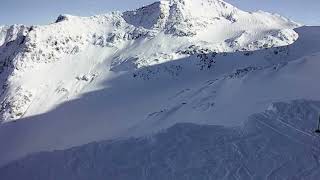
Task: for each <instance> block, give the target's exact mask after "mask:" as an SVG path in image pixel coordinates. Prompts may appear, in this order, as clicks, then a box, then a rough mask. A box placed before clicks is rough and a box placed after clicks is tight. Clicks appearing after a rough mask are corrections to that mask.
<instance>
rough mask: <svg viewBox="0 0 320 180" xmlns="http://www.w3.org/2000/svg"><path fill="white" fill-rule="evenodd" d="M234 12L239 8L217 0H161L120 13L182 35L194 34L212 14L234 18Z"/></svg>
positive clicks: (130, 20)
mask: <svg viewBox="0 0 320 180" xmlns="http://www.w3.org/2000/svg"><path fill="white" fill-rule="evenodd" d="M237 12H240V10H238V9H237V8H235V7H233V6H232V5H230V4H227V3H225V2H224V1H220V0H162V1H158V2H155V3H153V4H151V5H147V6H144V7H142V8H139V9H137V10H134V11H127V12H124V14H123V17H124V19H125V20H126V21H127V22H128V23H129V24H132V25H134V26H136V27H143V28H146V29H160V30H164V31H165V32H166V33H170V34H174V35H179V36H185V35H195V34H196V31H197V30H198V29H199V28H200V29H201V28H203V26H205V25H206V24H209V23H210V21H211V20H212V19H215V18H226V19H229V20H231V21H234V20H235V18H233V15H234V14H236V13H237Z"/></svg>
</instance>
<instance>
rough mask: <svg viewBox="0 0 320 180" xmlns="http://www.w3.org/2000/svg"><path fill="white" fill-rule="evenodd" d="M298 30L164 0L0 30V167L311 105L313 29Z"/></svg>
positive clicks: (225, 8) (211, 5)
mask: <svg viewBox="0 0 320 180" xmlns="http://www.w3.org/2000/svg"><path fill="white" fill-rule="evenodd" d="M199 9H201V11H200V10H199ZM298 26H299V25H298V24H297V23H295V22H292V21H290V20H288V19H285V18H283V17H281V16H279V15H274V14H270V13H265V12H261V11H260V12H253V13H248V12H244V11H241V10H239V9H237V8H235V7H233V6H231V5H229V4H227V3H225V2H223V1H220V0H201V1H197V0H184V1H183V0H180V1H178V0H171V1H161V2H156V3H154V4H151V5H149V6H146V7H143V8H140V9H138V10H134V11H128V12H124V13H120V12H113V13H109V14H104V15H98V16H93V17H76V16H71V15H61V16H59V17H58V19H57V21H56V22H55V23H53V24H50V25H46V26H33V27H24V26H12V27H1V34H0V40H1V44H2V45H1V46H0V63H1V74H0V75H1V82H0V83H2V84H1V86H2V91H1V97H0V98H1V99H0V100H1V117H2V118H1V120H2V122H3V123H2V124H1V125H0V143H1V144H6V146H4V147H2V148H1V149H0V166H1V165H4V164H6V163H8V162H10V161H12V160H16V159H19V158H22V157H24V156H26V155H28V154H30V153H35V152H40V151H52V150H57V149H59V150H64V149H68V148H71V147H74V146H79V145H83V144H87V143H90V142H93V141H102V140H111V139H117V138H126V137H131V136H135V137H140V136H144V135H148V134H150V133H156V132H158V131H160V130H162V129H166V128H169V127H171V126H173V125H174V124H176V123H186V122H187V123H196V124H203V125H223V126H226V128H228V127H232V126H240V125H242V123H243V122H245V121H246V120H247V119H248V117H249V116H251V115H252V114H255V113H259V112H263V111H264V110H266V109H267V108H268V107H270V104H272V103H274V102H278V101H285V102H286V101H291V100H295V99H311V100H319V98H320V95H319V93H318V92H319V90H320V86H319V85H317V84H316V83H315V82H317V80H318V78H317V77H319V76H320V71H319V70H318V68H317V67H319V66H320V64H319V63H320V61H318V59H319V57H320V54H319V53H320V39H319V37H320V30H319V29H320V28H317V27H314V28H312V27H301V28H298V29H295V28H297V27H298ZM9 37H10V38H9ZM311 86H312V88H306V87H311Z"/></svg>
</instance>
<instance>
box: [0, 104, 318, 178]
mask: <svg viewBox="0 0 320 180" xmlns="http://www.w3.org/2000/svg"><path fill="white" fill-rule="evenodd" d="M319 109H320V102H319V101H302V100H300V101H292V102H290V103H274V104H273V105H272V108H270V109H269V110H266V111H265V112H263V113H259V114H255V115H254V116H251V117H250V119H249V120H248V121H246V123H244V125H243V126H240V127H235V128H229V127H223V126H210V125H195V124H185V123H184V124H177V125H175V126H173V127H171V128H169V129H167V130H165V131H162V132H161V133H159V134H156V135H153V136H150V137H148V138H131V139H127V140H121V141H103V142H95V143H90V144H87V145H83V146H80V147H76V148H72V149H69V150H65V151H54V152H42V153H37V154H34V155H32V156H29V157H27V158H24V159H22V160H20V161H17V162H14V163H11V164H10V165H8V166H5V167H3V168H0V174H1V177H2V178H3V179H8V180H9V179H10V180H20V179H46V180H55V179H59V180H84V179H85V180H89V179H95V180H100V179H101V180H102V179H106V178H107V179H112V180H135V179H152V180H162V179H177V180H180V179H181V180H184V179H192V180H198V179H226V180H231V179H238V180H248V179H308V180H317V179H319V175H320V167H319V153H320V152H319V147H320V142H319V138H320V137H319V136H318V135H316V134H315V133H313V130H314V129H313V128H314V126H315V125H316V121H314V119H316V118H317V117H318V110H319ZM128 149H130V151H128ZM46 162H50V163H46Z"/></svg>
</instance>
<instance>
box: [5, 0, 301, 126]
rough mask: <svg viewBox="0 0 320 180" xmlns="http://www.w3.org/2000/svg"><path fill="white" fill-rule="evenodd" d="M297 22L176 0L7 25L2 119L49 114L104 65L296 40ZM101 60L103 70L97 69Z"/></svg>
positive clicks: (206, 1)
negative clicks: (41, 22)
mask: <svg viewBox="0 0 320 180" xmlns="http://www.w3.org/2000/svg"><path fill="white" fill-rule="evenodd" d="M199 9H201V11H199ZM297 26H298V25H297V24H296V23H293V22H291V21H290V20H287V19H285V18H283V17H280V16H277V15H272V14H268V13H264V12H257V13H247V12H244V11H241V10H238V9H237V8H235V7H232V6H231V5H229V4H227V3H225V2H223V1H219V0H212V1H210V0H201V1H198V0H185V1H178V0H177V1H174V0H172V1H160V2H156V3H154V4H151V5H149V6H146V7H143V8H140V9H138V10H135V11H128V12H124V13H110V14H105V15H100V16H94V17H88V18H87V17H75V16H70V15H61V16H59V17H58V18H57V21H56V23H53V24H50V25H46V26H32V27H25V26H17V25H15V26H10V27H1V36H0V37H1V41H0V42H1V48H0V53H1V56H0V58H1V59H0V63H1V79H2V81H1V82H2V90H1V99H0V100H1V105H2V108H1V111H0V112H1V114H0V115H1V119H2V121H5V122H6V121H11V120H17V119H20V118H22V117H28V116H31V115H36V114H39V113H43V112H46V111H48V110H50V109H52V108H53V107H55V106H56V105H57V104H61V103H63V102H65V101H67V100H68V99H72V98H75V97H76V96H79V95H81V94H82V93H83V91H85V90H84V89H83V88H84V87H83V86H86V85H87V84H91V83H89V82H90V81H91V80H93V79H96V78H98V77H101V79H106V80H107V79H109V75H99V74H103V73H105V71H109V70H111V71H112V72H119V71H129V72H133V71H136V70H138V69H141V68H142V67H150V66H153V65H157V64H162V63H165V62H171V61H174V60H177V59H181V58H185V57H187V56H190V55H191V54H194V53H197V54H199V53H202V54H208V53H223V52H235V51H246V50H247V51H248V50H250V51H251V50H257V49H262V48H270V47H276V46H285V45H288V44H291V43H293V42H294V41H295V40H296V39H297V38H298V35H297V33H296V32H294V31H293V30H292V29H293V28H295V27H297ZM210 61H211V60H208V62H203V64H202V65H203V66H208V63H210ZM212 61H213V60H212ZM99 64H104V66H105V68H104V69H103V70H101V69H100V70H98V69H99V68H101V66H99ZM68 66H70V67H69V68H68ZM74 66H77V68H71V67H74ZM80 66H81V67H80ZM209 66H210V65H209ZM45 69H46V70H45ZM109 74H110V73H109ZM102 76H104V77H102ZM30 77H32V78H30ZM35 77H37V78H36V79H35ZM83 79H87V80H83ZM48 81H49V82H48ZM85 82H88V83H85ZM94 84H97V83H95V82H94ZM76 86H78V87H76ZM90 86H92V85H90ZM44 94H47V95H48V96H50V98H48V96H43V95H44Z"/></svg>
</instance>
